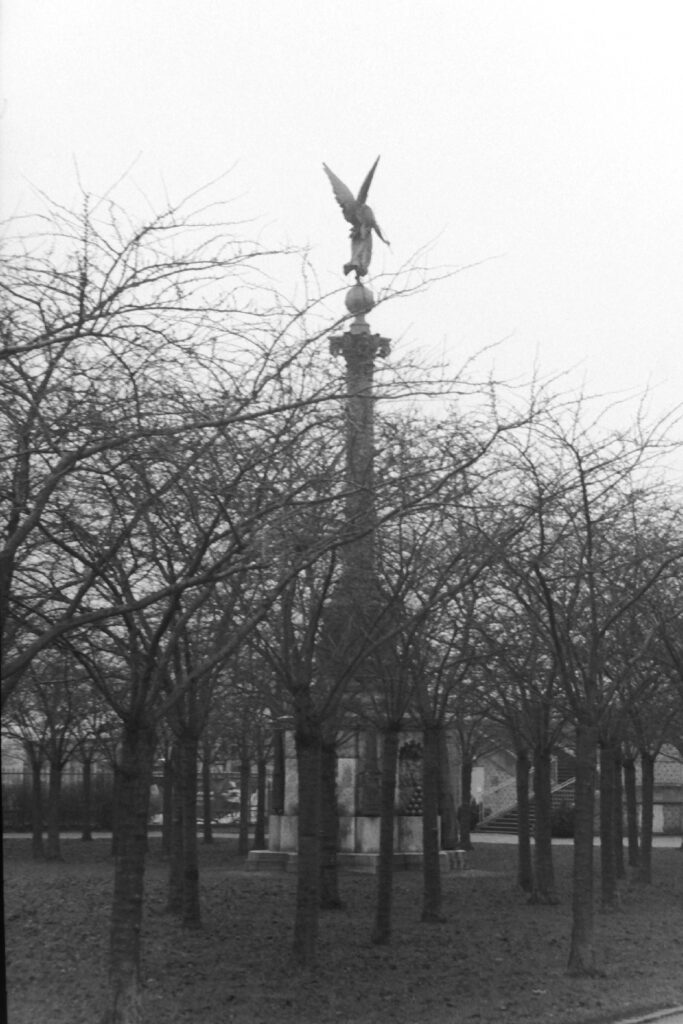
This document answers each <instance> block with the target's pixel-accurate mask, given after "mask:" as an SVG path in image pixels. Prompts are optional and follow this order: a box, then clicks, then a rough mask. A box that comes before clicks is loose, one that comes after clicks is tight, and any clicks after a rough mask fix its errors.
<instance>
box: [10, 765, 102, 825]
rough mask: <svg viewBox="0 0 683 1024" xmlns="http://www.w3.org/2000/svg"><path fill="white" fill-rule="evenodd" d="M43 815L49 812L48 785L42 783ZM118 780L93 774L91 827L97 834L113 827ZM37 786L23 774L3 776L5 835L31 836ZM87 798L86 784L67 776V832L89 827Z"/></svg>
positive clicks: (63, 802)
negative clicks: (87, 824) (35, 788)
mask: <svg viewBox="0 0 683 1024" xmlns="http://www.w3.org/2000/svg"><path fill="white" fill-rule="evenodd" d="M41 797H42V803H43V814H44V813H45V809H46V808H47V801H48V782H47V778H46V777H43V778H42V779H41ZM113 802H114V780H113V777H112V774H111V772H108V771H98V772H95V773H93V776H92V779H91V783H90V827H91V829H95V830H96V831H109V830H110V829H111V827H112V809H113ZM32 806H33V784H32V780H31V776H30V774H28V773H24V772H22V771H10V772H3V773H2V830H3V832H30V831H31V823H32ZM85 814H86V807H85V798H84V791H83V780H82V778H79V777H78V776H77V775H74V774H68V775H65V777H64V779H63V780H62V791H61V799H60V827H61V828H62V829H64V830H65V831H72V830H74V829H82V828H83V826H84V825H85Z"/></svg>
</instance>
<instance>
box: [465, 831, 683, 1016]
mask: <svg viewBox="0 0 683 1024" xmlns="http://www.w3.org/2000/svg"><path fill="white" fill-rule="evenodd" d="M471 838H472V842H473V843H475V844H476V843H516V842H517V836H516V835H513V834H511V833H509V832H473V833H472V837H471ZM531 841H532V842H533V836H532V837H531ZM573 842H574V840H573V839H553V846H571V845H572V844H573ZM593 845H594V846H599V845H600V836H595V837H594V839H593ZM652 845H653V846H655V847H662V846H668V847H672V846H673V847H676V848H677V849H680V848H681V837H680V836H653V837H652ZM675 1024H680V1022H679V1021H676V1022H675Z"/></svg>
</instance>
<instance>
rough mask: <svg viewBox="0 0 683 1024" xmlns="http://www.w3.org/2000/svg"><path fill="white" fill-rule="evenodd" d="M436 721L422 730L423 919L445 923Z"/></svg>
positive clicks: (437, 728)
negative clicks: (442, 903) (440, 849)
mask: <svg viewBox="0 0 683 1024" xmlns="http://www.w3.org/2000/svg"><path fill="white" fill-rule="evenodd" d="M440 734H441V729H440V727H439V726H438V725H437V724H429V725H425V726H424V728H423V731H422V744H423V746H422V872H423V879H424V887H423V896H422V921H425V922H428V923H430V924H443V923H444V922H445V920H446V918H445V917H444V916H443V913H442V907H441V865H440V863H439V745H440V744H439V739H440Z"/></svg>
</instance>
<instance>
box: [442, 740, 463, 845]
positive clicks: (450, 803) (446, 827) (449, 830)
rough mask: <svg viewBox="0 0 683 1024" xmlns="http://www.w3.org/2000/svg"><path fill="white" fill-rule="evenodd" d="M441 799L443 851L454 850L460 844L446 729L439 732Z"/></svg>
mask: <svg viewBox="0 0 683 1024" xmlns="http://www.w3.org/2000/svg"><path fill="white" fill-rule="evenodd" d="M439 797H440V804H439V814H440V816H441V849H442V850H454V849H455V847H456V846H457V844H458V815H457V805H456V800H455V793H454V787H453V776H452V775H451V769H450V763H449V757H448V733H447V732H446V730H445V729H440V730H439Z"/></svg>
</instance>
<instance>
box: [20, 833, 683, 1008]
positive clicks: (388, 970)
mask: <svg viewBox="0 0 683 1024" xmlns="http://www.w3.org/2000/svg"><path fill="white" fill-rule="evenodd" d="M64 854H65V861H64V863H58V864H54V863H53V864H46V863H36V862H33V861H32V860H31V859H30V846H29V842H28V840H24V839H6V840H5V842H4V873H5V918H6V922H5V923H6V942H7V986H8V992H9V1007H10V1015H9V1022H10V1024H80V1022H84V1024H85V1022H88V1024H93V1022H97V1020H98V1019H99V1015H100V1012H101V1010H102V1008H103V991H104V990H105V986H106V956H107V940H108V912H109V899H110V894H111V881H112V865H111V859H110V857H109V844H108V842H107V841H106V840H105V839H99V840H96V841H95V842H93V843H88V844H86V843H81V842H79V841H78V840H70V841H68V842H65V843H64ZM201 855H202V856H201V859H202V897H203V914H204V926H203V928H202V930H201V931H200V932H185V931H183V929H182V928H181V927H180V926H179V925H178V923H177V922H176V921H175V920H174V919H173V918H171V917H169V915H168V914H166V913H165V910H164V904H165V889H166V876H167V867H166V865H165V864H164V862H163V859H162V857H161V854H160V849H159V845H158V840H152V841H151V850H150V860H149V868H148V872H147V901H146V915H145V924H144V966H143V977H144V982H145V1007H146V1021H148V1022H150V1024H157V1022H161V1021H163V1022H164V1024H181V1022H188V1024H189V1022H192V1024H273V1022H277V1024H333V1022H337V1024H425V1022H429V1024H465V1022H476V1024H522V1022H528V1024H531V1022H533V1024H539V1022H540V1024H551V1022H552V1024H579V1022H587V1021H591V1022H593V1021H595V1022H597V1021H612V1020H615V1019H617V1018H619V1017H620V1016H624V1017H627V1016H635V1015H636V1013H641V1012H646V1011H649V1010H652V1009H655V1008H660V1007H663V1006H672V1005H675V1004H681V1003H683V851H681V850H677V849H656V850H655V851H654V883H653V885H652V886H651V887H649V888H646V889H645V888H640V887H636V886H631V887H629V886H628V885H624V891H623V904H622V909H621V910H620V911H619V912H617V913H612V914H600V913H599V914H598V915H597V933H598V947H599V950H600V962H601V966H602V968H603V969H604V971H605V974H606V976H605V977H604V978H600V979H595V980H585V979H584V980H576V979H572V978H570V977H568V976H567V974H566V971H565V967H566V961H567V954H568V948H569V934H570V921H571V915H570V892H569V879H570V874H571V859H570V858H571V847H568V846H564V847H558V848H556V849H555V857H556V870H557V874H558V877H559V879H560V886H559V887H560V891H561V895H562V902H561V904H560V906H557V907H538V906H530V905H528V904H527V902H526V899H525V897H524V895H523V894H522V893H521V892H520V891H519V890H518V889H517V888H516V886H515V884H514V878H515V851H514V846H511V845H490V844H481V845H479V846H477V847H475V852H474V853H473V854H472V855H471V860H470V865H471V869H472V870H469V871H465V872H458V871H452V872H447V873H445V874H444V880H443V881H444V910H445V912H446V915H447V917H448V920H447V922H446V923H445V924H441V925H434V924H431V925H426V924H421V923H420V922H419V909H420V900H421V876H420V873H419V871H418V872H402V873H400V874H398V875H397V876H396V885H395V914H394V933H393V940H392V944H391V946H389V947H382V948H380V947H375V946H373V945H372V944H371V943H370V941H369V935H370V931H371V925H372V918H373V906H374V894H375V884H376V883H375V879H374V878H373V877H372V876H369V875H359V874H352V873H348V872H347V873H344V874H343V875H342V876H341V888H342V892H343V897H344V899H345V900H346V906H345V909H343V910H341V911H330V912H326V913H324V914H323V915H322V917H321V927H320V956H319V961H320V962H319V967H318V969H317V970H316V971H315V972H314V973H310V974H307V973H300V972H297V971H295V970H294V969H293V967H292V964H291V961H290V959H289V947H290V943H291V927H292V919H293V899H294V885H295V879H294V878H293V877H292V876H291V875H287V874H265V873H258V874H257V873H253V872H247V871H246V870H245V869H244V861H243V860H241V859H240V858H238V857H237V856H235V855H234V854H229V853H228V848H227V844H226V842H225V841H221V840H219V841H217V842H216V843H214V844H213V845H212V846H205V847H202V850H201Z"/></svg>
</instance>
